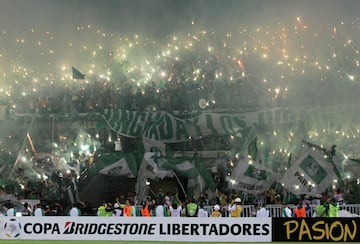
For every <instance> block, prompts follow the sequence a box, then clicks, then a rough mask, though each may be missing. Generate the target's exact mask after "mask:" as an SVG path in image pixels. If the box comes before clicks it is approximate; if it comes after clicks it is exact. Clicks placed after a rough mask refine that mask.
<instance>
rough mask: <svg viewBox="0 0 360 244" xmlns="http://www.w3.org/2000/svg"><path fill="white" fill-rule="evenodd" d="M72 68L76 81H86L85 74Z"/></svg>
mask: <svg viewBox="0 0 360 244" xmlns="http://www.w3.org/2000/svg"><path fill="white" fill-rule="evenodd" d="M71 68H72V76H73V79H74V80H76V79H77V80H84V79H85V74H83V73H81V72H80V71H79V70H78V69H76V68H75V67H74V66H72V67H71Z"/></svg>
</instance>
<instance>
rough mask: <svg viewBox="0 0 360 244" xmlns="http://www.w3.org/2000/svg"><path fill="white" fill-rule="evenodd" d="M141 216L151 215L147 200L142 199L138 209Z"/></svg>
mask: <svg viewBox="0 0 360 244" xmlns="http://www.w3.org/2000/svg"><path fill="white" fill-rule="evenodd" d="M140 213H141V216H143V217H150V216H151V210H150V208H149V201H147V200H144V201H143V204H142V206H141V209H140Z"/></svg>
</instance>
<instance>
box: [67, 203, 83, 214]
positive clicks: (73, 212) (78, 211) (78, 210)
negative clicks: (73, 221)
mask: <svg viewBox="0 0 360 244" xmlns="http://www.w3.org/2000/svg"><path fill="white" fill-rule="evenodd" d="M69 216H81V210H80V209H79V208H78V207H77V204H76V203H73V204H72V208H71V209H70V211H69Z"/></svg>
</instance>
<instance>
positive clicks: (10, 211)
mask: <svg viewBox="0 0 360 244" xmlns="http://www.w3.org/2000/svg"><path fill="white" fill-rule="evenodd" d="M6 216H8V217H13V216H16V210H15V208H14V204H13V203H9V208H8V210H7V211H6Z"/></svg>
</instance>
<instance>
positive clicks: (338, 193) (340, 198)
mask: <svg viewBox="0 0 360 244" xmlns="http://www.w3.org/2000/svg"><path fill="white" fill-rule="evenodd" d="M334 198H335V200H336V201H337V202H338V203H339V205H342V204H343V203H344V198H343V193H342V192H341V190H340V188H338V189H337V190H336V192H335V194H334Z"/></svg>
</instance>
